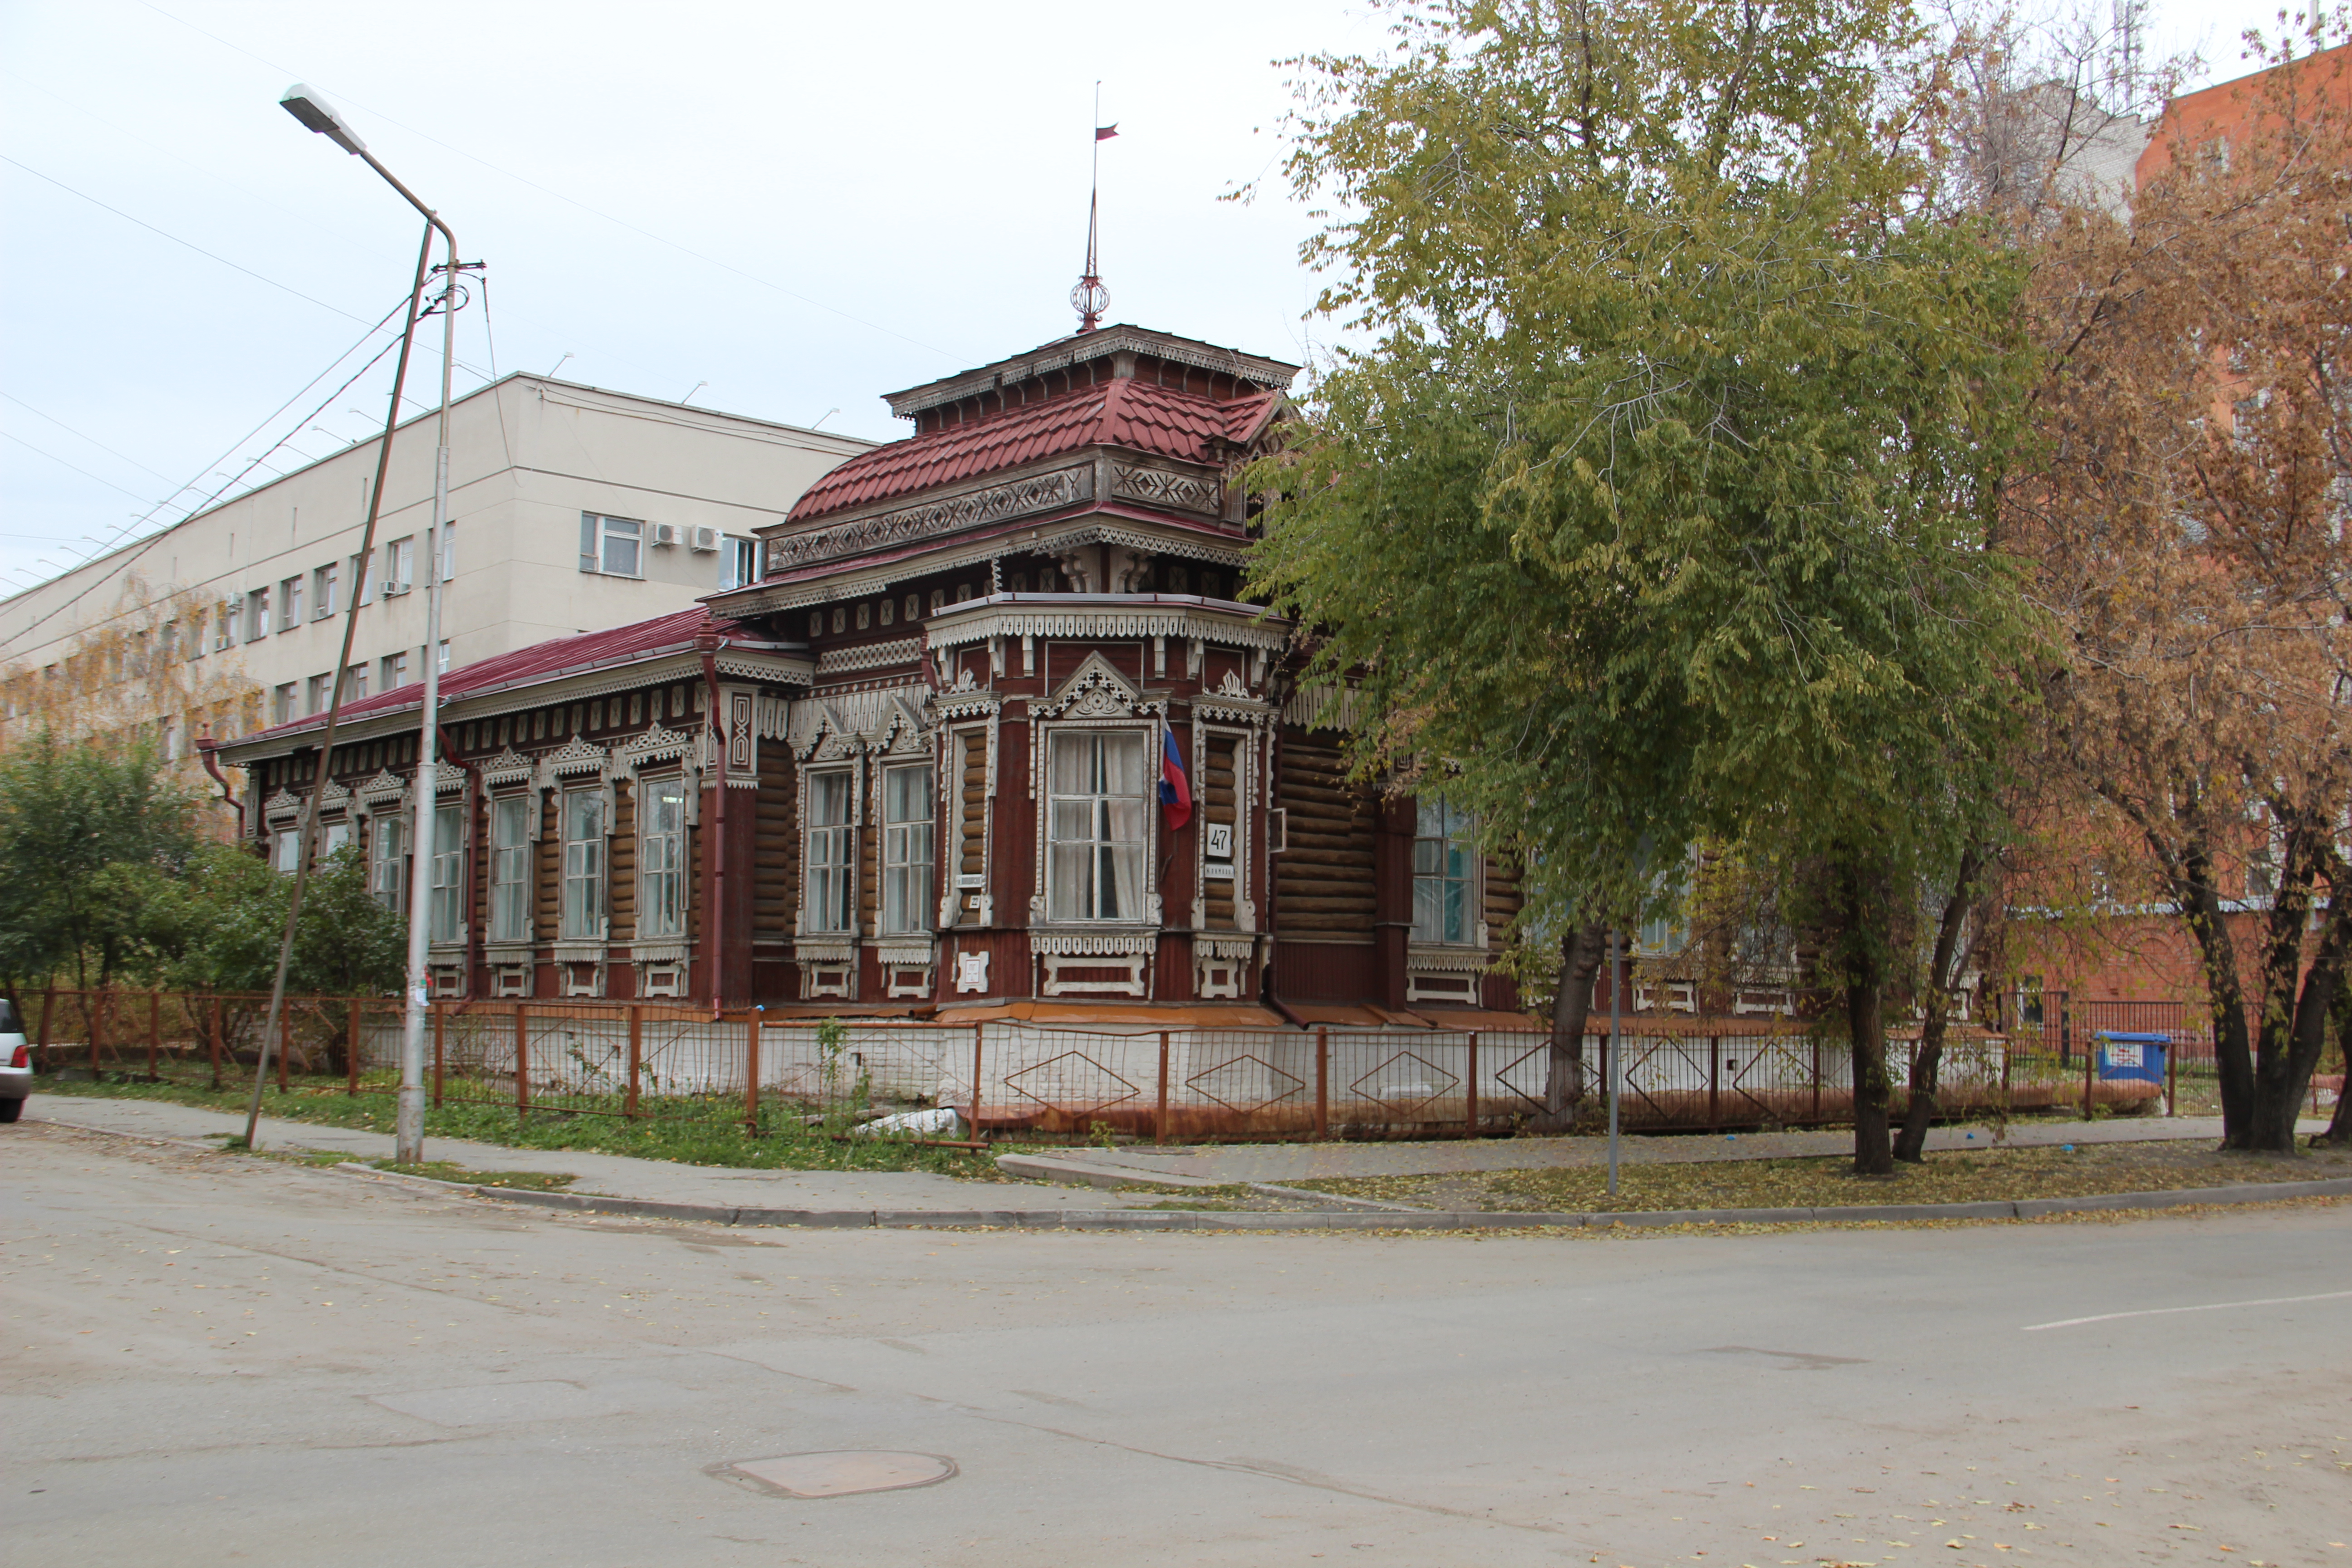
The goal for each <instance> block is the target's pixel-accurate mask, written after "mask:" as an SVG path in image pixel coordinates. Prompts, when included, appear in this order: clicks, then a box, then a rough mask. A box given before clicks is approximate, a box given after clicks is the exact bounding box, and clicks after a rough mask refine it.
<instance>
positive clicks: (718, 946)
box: [695, 637, 727, 1017]
mask: <svg viewBox="0 0 2352 1568" xmlns="http://www.w3.org/2000/svg"><path fill="white" fill-rule="evenodd" d="M695 642H696V644H697V646H698V647H700V648H701V650H702V686H703V689H704V690H705V691H706V692H707V693H709V695H708V697H707V698H706V700H707V701H708V703H709V708H710V712H709V716H708V723H709V727H710V731H711V734H712V737H713V740H714V750H715V752H716V753H717V761H718V763H719V787H718V788H717V789H715V790H713V791H712V792H711V797H710V920H709V929H708V930H706V931H704V932H703V933H702V934H703V935H704V936H706V937H708V938H709V939H710V1013H711V1016H713V1017H717V1016H719V1013H721V1012H722V1011H724V1010H725V1003H724V1000H723V994H722V992H721V989H720V985H721V976H722V975H723V974H724V973H725V964H726V962H727V957H726V954H727V946H726V941H725V938H726V934H727V726H726V721H724V720H722V719H721V718H720V717H719V659H718V655H719V649H720V648H723V647H726V646H727V639H726V638H725V637H719V638H717V639H716V640H713V639H711V638H709V637H697V638H696V639H695Z"/></svg>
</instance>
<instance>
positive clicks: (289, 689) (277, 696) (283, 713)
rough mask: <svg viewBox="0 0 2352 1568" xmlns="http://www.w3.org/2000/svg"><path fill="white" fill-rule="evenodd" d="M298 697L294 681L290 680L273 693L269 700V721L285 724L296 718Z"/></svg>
mask: <svg viewBox="0 0 2352 1568" xmlns="http://www.w3.org/2000/svg"><path fill="white" fill-rule="evenodd" d="M297 697H298V693H297V692H296V691H295V689H294V683H293V682H292V681H290V680H289V681H288V682H287V683H286V684H285V685H283V686H281V687H279V688H278V689H277V690H276V691H275V692H274V693H272V694H271V696H270V700H269V721H270V722H271V723H273V724H283V723H285V722H287V721H289V720H291V719H292V718H294V717H295V713H294V704H295V701H296V700H297Z"/></svg>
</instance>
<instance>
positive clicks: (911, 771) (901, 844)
mask: <svg viewBox="0 0 2352 1568" xmlns="http://www.w3.org/2000/svg"><path fill="white" fill-rule="evenodd" d="M930 923H931V770H930V769H929V767H916V768H890V769H887V770H886V771H885V772H884V773H883V774H882V929H883V930H884V931H887V932H890V933H893V934H895V933H898V932H900V931H924V930H928V929H929V926H930Z"/></svg>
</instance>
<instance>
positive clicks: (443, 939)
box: [425, 801, 467, 947]
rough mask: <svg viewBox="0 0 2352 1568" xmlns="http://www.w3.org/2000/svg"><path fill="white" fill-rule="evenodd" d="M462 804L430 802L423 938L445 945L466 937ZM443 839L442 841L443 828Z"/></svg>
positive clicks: (464, 844) (450, 944)
mask: <svg viewBox="0 0 2352 1568" xmlns="http://www.w3.org/2000/svg"><path fill="white" fill-rule="evenodd" d="M466 826H467V824H466V807H465V805H464V804H463V803H462V802H460V803H458V804H456V805H442V804H441V803H440V802H438V801H436V802H434V804H433V862H432V864H431V866H429V867H428V868H426V872H425V879H426V888H425V941H427V942H431V943H433V944H435V945H436V946H443V947H449V946H455V945H456V944H457V943H459V942H464V941H465V940H466ZM445 829H446V841H445V831H444V830H445Z"/></svg>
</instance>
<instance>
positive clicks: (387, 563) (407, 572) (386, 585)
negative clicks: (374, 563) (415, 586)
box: [383, 534, 416, 598]
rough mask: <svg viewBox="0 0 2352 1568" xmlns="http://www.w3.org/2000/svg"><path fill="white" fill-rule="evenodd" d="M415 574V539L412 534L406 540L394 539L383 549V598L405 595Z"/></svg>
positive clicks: (413, 580)
mask: <svg viewBox="0 0 2352 1568" xmlns="http://www.w3.org/2000/svg"><path fill="white" fill-rule="evenodd" d="M415 572H416V539H415V535H414V534H412V535H410V536H409V537H408V538H406V539H395V540H394V541H393V542H391V543H389V544H387V545H385V546H384V547H383V594H384V597H386V598H390V597H391V596H392V595H394V594H405V593H407V592H408V589H409V585H410V584H412V583H414V582H415Z"/></svg>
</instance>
